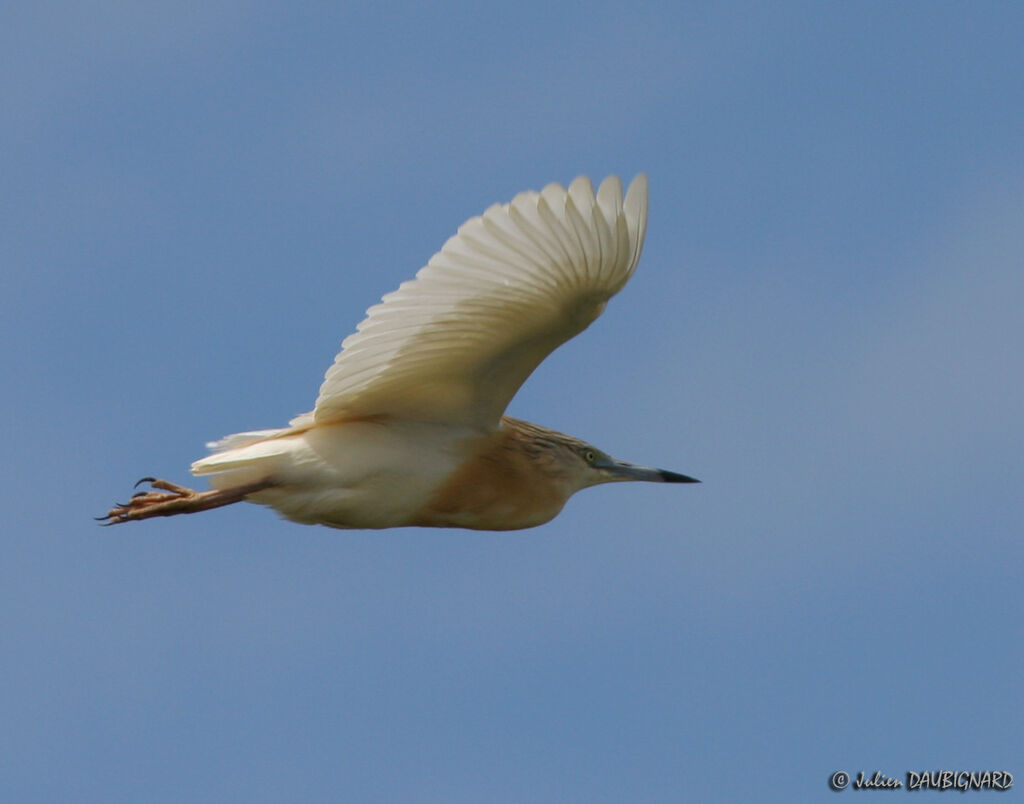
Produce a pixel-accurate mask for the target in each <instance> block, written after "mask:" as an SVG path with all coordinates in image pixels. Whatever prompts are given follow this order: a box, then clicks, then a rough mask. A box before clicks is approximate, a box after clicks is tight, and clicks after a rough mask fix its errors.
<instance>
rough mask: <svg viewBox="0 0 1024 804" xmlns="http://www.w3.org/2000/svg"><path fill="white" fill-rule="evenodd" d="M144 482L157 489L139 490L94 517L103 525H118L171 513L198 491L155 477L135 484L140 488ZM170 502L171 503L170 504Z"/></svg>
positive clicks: (143, 479)
mask: <svg viewBox="0 0 1024 804" xmlns="http://www.w3.org/2000/svg"><path fill="white" fill-rule="evenodd" d="M143 483H149V484H150V485H151V486H152V487H153V489H156V490H155V491H137V492H135V494H133V495H132V497H131V499H130V500H129V501H128V502H127V503H114V507H113V508H111V509H110V510H109V511H108V512H107V513H106V515H105V516H97V517H93V518H94V519H95V520H96V521H97V522H100V523H101V524H103V525H118V524H120V523H121V522H131V521H132V520H136V519H147V518H149V517H151V516H160V515H166V514H167V513H170V509H171V508H176V507H177V505H174V504H180V503H181V502H182V501H184V500H190V499H192V498H193V497H195V496H196V495H197V494H198V492H197V491H194V490H193V489H190V488H186V487H185V486H179V485H178V484H177V483H171V482H170V481H168V480H159V479H157V478H155V477H144V478H142V479H141V480H140V481H139V482H138V483H136V484H135V488H138V487H139V486H140V485H141V484H143ZM169 504H170V505H169Z"/></svg>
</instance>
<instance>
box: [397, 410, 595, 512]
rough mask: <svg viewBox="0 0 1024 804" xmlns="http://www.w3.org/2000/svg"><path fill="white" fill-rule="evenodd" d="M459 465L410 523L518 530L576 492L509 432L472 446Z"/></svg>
mask: <svg viewBox="0 0 1024 804" xmlns="http://www.w3.org/2000/svg"><path fill="white" fill-rule="evenodd" d="M470 443H471V444H472V448H471V449H469V450H467V453H468V454H467V456H466V457H465V459H464V460H463V461H462V462H461V463H460V464H459V466H458V467H457V468H456V469H455V470H454V471H453V472H452V473H451V474H450V475H448V477H446V478H445V479H444V481H443V482H442V483H441V484H440V485H439V486H438V487H437V488H436V489H435V491H434V493H433V495H432V496H431V499H430V500H429V502H428V503H427V504H426V505H425V506H423V508H421V509H420V510H419V511H418V512H417V513H416V514H415V516H414V517H413V518H412V520H411V521H410V522H409V524H411V525H421V526H425V527H458V528H472V529H477V530H517V529H519V528H531V527H534V526H535V525H540V524H543V523H544V522H547V521H548V520H550V519H552V518H553V517H555V516H556V515H557V514H558V512H559V511H561V510H562V507H563V506H564V505H565V502H566V500H567V499H568V498H569V497H570V496H571V494H572V493H573V491H575V490H576V489H575V488H574V487H572V486H571V484H570V483H569V482H567V480H566V479H565V478H563V477H561V476H560V475H559V474H558V473H557V472H551V471H548V468H549V467H547V466H546V462H545V461H544V459H543V456H538V455H537V454H536V452H535V451H532V450H530V449H527V448H524V443H523V441H522V439H521V438H520V437H519V434H518V433H516V432H515V431H513V430H510V429H507V428H506V429H503V430H501V431H499V432H498V433H494V434H491V435H488V436H486V437H482V438H479V439H475V440H473V441H471V442H470Z"/></svg>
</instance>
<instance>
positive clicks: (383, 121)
mask: <svg viewBox="0 0 1024 804" xmlns="http://www.w3.org/2000/svg"><path fill="white" fill-rule="evenodd" d="M5 18H6V21H5V24H4V25H3V30H2V31H0V119H2V125H0V174H2V175H3V179H2V181H0V205H2V210H3V214H2V215H0V264H2V266H3V270H2V272H0V314H2V315H0V322H2V323H0V326H2V331H3V337H2V339H0V361H2V363H0V366H2V368H3V373H4V376H5V377H7V382H6V383H5V387H4V390H3V393H2V394H0V400H2V401H0V404H2V405H3V413H4V416H3V418H4V421H5V426H4V427H3V428H2V430H0V433H2V434H3V456H4V461H3V463H2V467H0V481H2V486H0V487H2V489H3V492H2V493H3V500H4V504H3V514H2V517H3V519H2V529H0V538H2V540H3V542H2V550H3V552H2V559H0V644H2V645H3V651H2V654H0V655H2V660H0V720H2V722H3V724H4V727H3V729H2V730H0V788H2V789H4V790H5V791H7V793H6V795H5V798H8V799H9V800H12V801H25V802H28V801H79V802H91V801H103V802H116V801H133V802H135V801H189V802H222V801H246V802H256V801H283V800H307V801H316V800H320V801H323V800H350V801H426V802H434V801H436V802H479V801H487V802H522V801H530V802H562V801H593V802H601V801H608V802H618V801H644V802H662V801H664V802H677V801H687V800H694V801H697V800H704V801H709V800H720V801H750V800H758V801H787V802H788V801H798V800H804V801H811V800H820V799H821V798H824V797H826V796H829V795H832V794H831V793H829V791H828V787H827V780H828V777H829V775H830V774H831V773H832V772H833V771H836V770H845V771H847V772H850V773H853V774H855V773H856V772H857V771H859V770H863V771H866V772H868V773H872V772H874V771H875V770H876V769H877V770H881V771H883V772H884V773H886V774H889V775H892V776H897V777H899V778H903V777H904V774H905V773H906V771H909V770H922V769H928V770H936V769H951V770H988V769H991V770H1007V771H1010V772H1013V773H1015V774H1016V775H1017V776H1018V777H1019V779H1020V780H1021V783H1024V764H1021V757H1022V756H1024V751H1022V749H1024V728H1022V724H1024V698H1022V695H1021V683H1020V679H1021V673H1022V667H1024V647H1022V646H1024V640H1022V639H1021V637H1022V636H1024V629H1022V622H1021V613H1020V612H1021V604H1022V602H1024V600H1022V594H1021V586H1022V584H1021V574H1022V570H1021V567H1022V565H1024V546H1022V541H1021V535H1022V533H1021V531H1022V522H1024V503H1022V497H1021V492H1020V489H1021V484H1022V481H1024V468H1022V467H1024V464H1022V460H1021V454H1022V448H1024V424H1022V421H1021V419H1022V417H1021V411H1022V410H1024V380H1022V377H1024V358H1022V354H1024V350H1022V348H1021V345H1022V342H1024V315H1022V312H1021V311H1022V309H1024V226H1022V219H1024V50H1022V48H1021V47H1020V32H1021V30H1024V13H1022V12H1021V11H1020V9H1019V8H1018V7H1015V6H1014V5H1012V4H1001V3H973V4H967V3H941V2H940V3H932V2H928V3H924V2H920V3H913V2H911V3H900V4H894V3H857V4H815V3H776V4H714V5H711V4H708V5H689V4H680V3H663V4H627V5H623V4H620V3H614V4H613V3H589V4H556V3H531V2H522V3H517V4H502V5H501V6H500V7H499V6H497V5H495V6H493V7H490V6H486V5H485V6H481V5H479V4H433V5H431V6H429V8H419V9H413V8H412V7H410V6H399V5H392V6H388V7H387V8H386V9H381V8H380V4H356V3H344V4H342V3H311V4H304V5H302V7H301V10H296V7H295V6H294V4H285V3H276V4H275V3H258V2H251V3H250V2H242V0H239V2H232V3H203V4H188V5H184V4H161V3H129V2H99V3H93V4H89V5H88V6H86V5H84V4H65V3H31V4H28V3H26V4H20V7H19V8H9V9H7V10H6V11H5ZM639 171H645V172H647V173H648V175H649V176H650V180H651V199H650V203H651V207H650V209H651V212H650V221H649V228H648V235H647V245H646V248H645V252H644V256H643V259H642V261H641V264H640V267H639V269H638V271H637V273H636V275H635V277H634V279H633V280H632V281H631V283H630V284H629V286H627V287H626V289H625V290H624V291H623V292H622V294H621V295H620V296H619V297H617V298H616V299H615V300H613V301H612V303H611V304H610V305H609V307H608V310H607V312H606V314H605V316H604V317H602V318H601V319H600V320H599V321H598V322H597V323H596V324H595V325H594V326H593V327H592V328H591V329H590V330H589V331H588V332H586V333H585V334H584V335H583V336H582V337H580V338H578V339H576V340H575V341H573V342H571V343H569V344H567V345H566V346H565V347H563V348H562V349H561V350H560V351H559V352H558V353H556V354H555V355H553V356H552V357H551V358H550V359H549V360H548V361H546V362H545V363H544V365H542V366H541V367H540V369H539V370H538V371H537V372H536V373H535V375H534V376H533V377H532V378H531V379H530V381H529V382H528V383H527V384H526V386H524V388H523V389H522V391H521V392H520V394H519V395H518V396H517V397H516V399H515V400H514V401H513V403H512V406H511V408H510V412H511V413H513V414H514V415H517V416H521V417H523V418H527V419H531V420H533V421H536V422H538V423H541V424H544V425H547V426H550V427H554V428H556V429H560V430H564V431H566V432H569V433H572V434H574V435H577V436H580V437H582V438H585V439H587V440H589V441H592V442H593V443H595V444H597V445H598V446H600V447H601V448H602V449H605V450H607V451H608V452H610V453H612V454H614V455H616V456H618V457H621V458H625V459H630V460H635V461H638V462H642V463H647V464H654V465H658V466H664V467H666V468H669V469H673V470H676V471H680V472H685V473H688V474H692V475H694V476H696V477H699V478H701V479H702V480H703V481H704V483H703V484H702V485H701V486H695V487H693V486H660V485H653V484H651V485H647V484H623V485H618V486H608V487H603V488H597V489H592V490H588V491H585V492H582V493H581V494H579V495H578V496H577V497H575V498H573V500H571V501H570V503H569V504H568V505H567V507H566V509H565V511H564V512H563V513H562V515H561V516H560V517H559V518H558V519H556V520H555V521H554V522H552V523H550V524H548V525H545V526H542V527H540V528H537V529H533V530H529V531H522V532H515V533H501V534H491V533H478V532H468V531H457V530H451V531H447V530H417V529H400V530H393V531H382V532H358V531H351V532H343V531H332V530H328V529H325V528H308V527H301V526H298V525H293V524H290V523H287V522H284V521H281V520H279V519H277V518H276V516H275V515H274V514H273V513H272V512H270V511H267V510H264V509H261V508H258V507H255V506H232V507H230V508H228V509H224V510H220V511H214V512H210V513H207V514H203V515H201V516H196V517H187V518H172V519H167V520H159V521H152V522H147V523H142V524H139V525H135V526H126V527H121V528H113V529H106V530H104V529H100V528H97V527H96V526H95V525H94V523H93V522H92V521H91V520H90V518H89V517H90V516H93V515H96V514H99V513H102V512H103V511H105V510H106V508H107V507H108V506H109V505H110V503H112V502H113V501H114V500H117V499H123V497H124V496H125V495H126V494H127V493H128V492H129V491H130V486H131V483H132V482H134V480H135V479H137V478H138V477H141V476H143V475H149V474H153V475H158V476H162V477H167V478H168V479H172V480H178V481H187V479H188V475H187V467H188V464H189V462H190V461H191V460H194V459H195V458H197V457H200V456H202V455H203V454H204V448H203V445H204V443H205V442H206V441H210V440H213V439H216V438H218V437H220V436H222V435H225V434H227V433H231V432H237V431H239V430H246V429H256V428H264V427H275V426H280V425H282V424H283V423H285V422H286V421H287V420H288V418H289V417H291V416H292V415H294V414H296V413H300V412H302V411H305V410H308V409H309V408H310V407H311V406H312V403H313V400H314V398H315V396H316V391H317V387H318V385H319V382H320V378H321V376H322V373H323V371H324V370H325V369H326V368H327V366H328V365H329V364H330V362H331V359H332V358H333V356H334V354H335V352H336V350H337V347H338V344H339V343H340V341H341V339H342V338H343V337H344V336H345V335H346V334H348V333H349V332H350V331H351V330H352V329H353V328H354V326H355V324H356V323H357V322H358V321H359V319H360V318H361V316H362V313H363V311H364V310H365V308H366V307H368V306H369V305H370V304H372V303H374V302H375V301H376V300H377V299H378V298H379V297H380V296H381V295H382V294H383V293H385V292H387V291H389V290H391V289H393V288H394V287H396V286H397V285H398V283H399V282H400V281H402V280H404V279H407V278H409V277H411V276H412V274H413V273H414V272H415V271H416V270H417V269H418V268H419V267H420V266H421V265H423V264H424V263H425V262H426V260H427V259H428V258H429V256H430V255H431V254H432V253H433V252H434V251H436V250H437V249H438V248H439V247H440V246H441V244H442V243H443V242H444V240H445V239H446V238H447V237H448V236H449V235H450V234H452V233H453V232H454V231H455V228H456V227H457V226H458V225H459V224H460V223H461V222H462V221H463V220H464V219H465V218H467V217H469V216H471V215H474V214H478V213H479V212H481V211H482V210H483V209H484V208H485V207H486V206H487V205H489V204H490V203H492V202H495V201H505V200H508V199H509V198H511V197H512V195H514V194H515V193H516V192H518V191H520V190H523V189H527V188H539V187H541V186H543V185H544V184H546V183H548V182H550V181H560V182H562V183H567V182H568V181H570V180H571V179H572V178H573V177H574V176H576V175H578V174H580V173H586V174H588V175H590V176H591V177H593V178H594V179H595V180H597V179H599V178H601V177H603V176H604V175H607V174H609V173H619V174H620V175H622V176H623V177H625V178H628V177H631V176H632V175H633V174H634V173H636V172H639ZM1018 787H1019V785H1018ZM838 795H841V796H854V795H857V793H856V792H854V791H846V792H844V793H842V794H838ZM918 795H920V796H922V797H924V798H928V797H930V796H933V795H934V794H925V793H918ZM1009 795H1010V796H1011V797H1012V798H1016V796H1017V795H1019V793H1018V792H1017V790H1016V789H1015V790H1014V792H1012V793H1010V794H1009Z"/></svg>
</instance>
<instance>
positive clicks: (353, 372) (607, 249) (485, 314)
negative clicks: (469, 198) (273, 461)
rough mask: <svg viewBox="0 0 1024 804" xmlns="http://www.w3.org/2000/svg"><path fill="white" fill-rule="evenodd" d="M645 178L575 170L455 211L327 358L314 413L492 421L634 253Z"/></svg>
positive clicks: (589, 315) (622, 276) (489, 424)
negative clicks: (445, 231)
mask: <svg viewBox="0 0 1024 804" xmlns="http://www.w3.org/2000/svg"><path fill="white" fill-rule="evenodd" d="M646 225H647V178H646V177H645V176H643V175H642V174H641V175H639V176H637V177H636V178H635V179H634V180H633V182H632V183H631V184H630V186H629V191H628V192H627V193H626V196H625V199H623V196H622V185H621V183H620V182H619V179H618V178H617V177H615V176H612V177H609V178H607V179H605V180H604V181H603V182H602V183H601V186H600V188H599V189H598V192H597V194H596V196H595V194H594V188H593V186H592V185H591V183H590V180H589V179H587V178H586V177H580V178H578V179H576V180H575V181H574V182H572V184H570V185H569V189H568V190H566V189H565V188H564V187H562V186H561V185H558V184H551V185H548V186H547V187H545V188H544V190H543V191H542V192H540V193H536V192H526V193H521V194H519V195H517V196H516V197H515V198H514V199H513V200H512V201H511V203H508V204H503V205H498V204H495V205H494V206H492V207H491V208H490V209H488V210H487V211H486V212H485V213H484V214H483V215H482V216H480V217H476V218H472V219H470V220H469V221H467V222H466V223H464V224H463V225H462V226H461V227H460V228H459V231H458V233H457V234H456V235H455V236H454V237H452V238H451V239H450V240H448V242H447V243H445V245H444V247H443V248H442V249H441V251H440V252H438V253H437V254H435V255H434V256H433V257H432V258H431V260H430V262H429V263H428V264H427V265H426V266H425V267H424V268H422V269H420V271H419V272H418V273H417V274H416V278H415V279H413V280H410V281H408V282H403V283H402V285H401V286H400V287H399V288H398V290H396V291H394V292H393V293H389V294H388V295H387V296H385V297H384V298H383V299H382V301H381V303H380V304H378V305H375V306H374V307H371V308H370V309H369V310H368V311H367V316H366V318H365V319H364V320H363V322H362V323H361V324H360V325H359V327H358V328H357V330H356V332H355V333H353V334H352V335H350V336H349V337H348V338H346V339H345V341H344V342H343V343H342V345H341V352H339V354H338V356H337V357H336V358H335V360H334V365H332V366H331V368H330V369H328V371H327V374H326V376H325V378H324V382H323V385H321V387H320V396H319V397H318V398H317V401H316V408H315V410H314V411H313V416H314V417H315V421H316V422H317V423H320V424H323V423H330V422H332V421H339V420H345V419H351V418H359V417H366V416H393V417H398V418H404V419H412V420H417V421H436V422H448V423H453V424H465V425H469V426H475V427H481V428H493V427H497V425H498V423H499V421H500V419H501V415H502V413H503V412H504V410H505V408H506V406H507V405H508V403H509V401H510V400H511V399H512V397H513V396H514V395H515V393H516V391H517V390H518V389H519V386H521V385H522V384H523V382H524V381H525V380H526V378H527V377H529V376H530V373H531V372H532V371H533V370H534V369H535V368H536V367H537V366H538V365H539V364H540V362H541V361H542V360H543V359H544V358H545V357H547V355H548V354H550V353H551V352H552V351H553V350H554V349H555V348H557V347H558V346H559V345H561V344H563V343H565V342H566V341H567V340H569V338H571V337H573V336H574V335H576V334H578V333H580V332H582V331H583V330H584V329H586V328H587V326H589V325H590V323H591V322H592V321H594V319H596V318H597V317H598V316H599V315H600V314H601V311H602V310H603V309H604V306H605V303H606V302H607V301H608V299H610V298H611V297H612V296H614V295H615V294H616V293H618V292H619V290H621V288H622V286H623V285H625V284H626V280H628V279H629V277H630V276H631V275H632V273H633V271H634V269H635V268H636V264H637V261H638V260H639V259H640V251H641V248H642V247H643V242H644V231H645V229H646Z"/></svg>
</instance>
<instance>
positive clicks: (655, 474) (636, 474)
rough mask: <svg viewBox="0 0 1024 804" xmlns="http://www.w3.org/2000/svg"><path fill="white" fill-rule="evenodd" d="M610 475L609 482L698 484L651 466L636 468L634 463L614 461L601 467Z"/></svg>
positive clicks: (695, 479) (685, 477) (692, 479)
mask: <svg viewBox="0 0 1024 804" xmlns="http://www.w3.org/2000/svg"><path fill="white" fill-rule="evenodd" d="M603 468H604V469H605V470H606V471H607V472H608V473H609V474H610V475H611V477H610V478H609V479H610V480H646V481H649V482H653V483H700V481H699V480H697V478H695V477H690V476H689V475H681V474H679V473H678V472H670V471H668V470H667V469H655V468H654V467H652V466H637V465H636V464H635V463H626V462H625V461H615V462H614V463H610V464H608V465H607V466H605V467H603Z"/></svg>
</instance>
